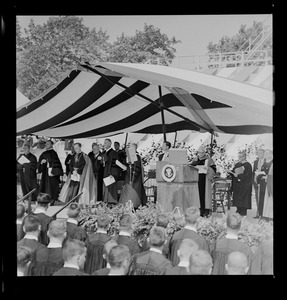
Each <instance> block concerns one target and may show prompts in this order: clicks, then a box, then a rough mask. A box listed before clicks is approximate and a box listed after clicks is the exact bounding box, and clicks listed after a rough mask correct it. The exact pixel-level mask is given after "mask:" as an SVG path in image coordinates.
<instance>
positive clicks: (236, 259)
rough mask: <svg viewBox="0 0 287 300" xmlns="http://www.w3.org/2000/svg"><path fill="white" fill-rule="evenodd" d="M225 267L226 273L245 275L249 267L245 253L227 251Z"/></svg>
mask: <svg viewBox="0 0 287 300" xmlns="http://www.w3.org/2000/svg"><path fill="white" fill-rule="evenodd" d="M225 269H226V272H227V275H246V274H247V272H248V269H249V266H248V259H247V257H246V255H245V254H244V253H241V252H239V251H234V252H231V253H229V255H228V258H227V264H226V265H225Z"/></svg>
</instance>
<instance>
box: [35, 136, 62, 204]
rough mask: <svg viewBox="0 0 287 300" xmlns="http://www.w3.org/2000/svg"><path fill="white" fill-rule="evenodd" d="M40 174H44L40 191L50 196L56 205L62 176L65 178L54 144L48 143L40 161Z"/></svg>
mask: <svg viewBox="0 0 287 300" xmlns="http://www.w3.org/2000/svg"><path fill="white" fill-rule="evenodd" d="M38 173H42V177H41V181H40V188H39V191H40V192H42V193H47V194H49V195H50V197H51V199H52V201H51V204H50V205H54V203H55V201H57V200H58V195H59V184H60V176H63V168H62V164H61V162H60V160H59V157H58V154H57V153H56V151H55V150H53V142H52V141H51V140H49V141H47V142H46V151H44V152H43V153H42V154H41V155H40V157H39V161H38Z"/></svg>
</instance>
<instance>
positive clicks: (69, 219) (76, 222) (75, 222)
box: [67, 218, 78, 225]
mask: <svg viewBox="0 0 287 300" xmlns="http://www.w3.org/2000/svg"><path fill="white" fill-rule="evenodd" d="M67 222H69V223H73V224H76V225H78V221H77V220H75V219H72V218H68V219H67Z"/></svg>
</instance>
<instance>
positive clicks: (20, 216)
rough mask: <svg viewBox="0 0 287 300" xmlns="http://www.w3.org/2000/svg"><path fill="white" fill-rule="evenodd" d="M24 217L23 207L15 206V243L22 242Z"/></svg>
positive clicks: (20, 205) (21, 205)
mask: <svg viewBox="0 0 287 300" xmlns="http://www.w3.org/2000/svg"><path fill="white" fill-rule="evenodd" d="M24 217H25V206H24V205H23V204H17V220H16V224H17V242H19V241H20V240H22V238H23V237H24V235H25V233H24V231H23V219H24Z"/></svg>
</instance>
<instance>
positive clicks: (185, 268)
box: [165, 239, 199, 275]
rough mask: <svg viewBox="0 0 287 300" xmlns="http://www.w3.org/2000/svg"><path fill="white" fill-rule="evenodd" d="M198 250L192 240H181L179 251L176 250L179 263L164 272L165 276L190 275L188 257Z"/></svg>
mask: <svg viewBox="0 0 287 300" xmlns="http://www.w3.org/2000/svg"><path fill="white" fill-rule="evenodd" d="M198 249H199V247H198V244H197V243H196V242H195V241H193V240H192V239H184V240H182V242H181V243H180V246H179V249H178V250H177V255H178V257H179V263H178V265H177V266H174V267H173V268H172V269H168V270H166V272H165V275H190V273H189V257H190V255H191V254H192V253H193V252H194V251H197V250H198Z"/></svg>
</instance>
